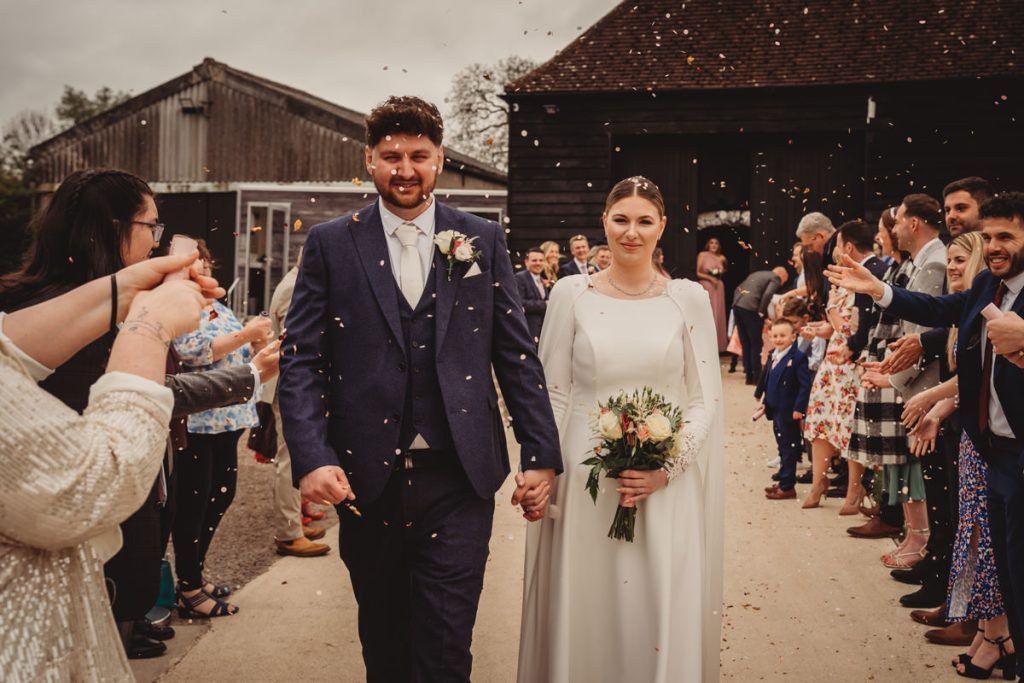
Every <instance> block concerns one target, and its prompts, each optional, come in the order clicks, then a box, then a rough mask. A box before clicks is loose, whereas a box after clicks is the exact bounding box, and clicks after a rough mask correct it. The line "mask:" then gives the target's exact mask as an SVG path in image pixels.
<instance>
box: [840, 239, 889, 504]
mask: <svg viewBox="0 0 1024 683" xmlns="http://www.w3.org/2000/svg"><path fill="white" fill-rule="evenodd" d="M875 232H876V231H875V229H873V228H872V227H871V226H869V225H868V224H867V223H865V222H864V221H848V222H846V223H843V224H842V225H841V226H840V227H839V230H838V231H837V232H836V247H837V249H838V250H839V251H840V252H841V253H843V254H846V255H848V256H849V257H850V258H852V259H853V260H855V261H856V262H857V263H859V264H861V265H863V266H864V267H865V268H867V269H868V270H869V271H871V274H872V275H874V276H876V277H882V276H883V275H884V274H885V272H886V270H887V268H886V265H885V263H884V262H883V261H882V260H881V259H880V258H878V257H877V256H875V254H874V251H873V250H872V245H873V244H874V242H875ZM853 305H854V307H855V308H856V309H857V313H856V315H857V321H858V322H857V328H856V332H855V333H854V334H852V335H849V336H848V337H847V339H846V351H844V352H843V355H844V356H845V357H846V359H847V360H852V361H856V360H857V359H858V358H859V357H860V355H861V351H863V350H864V347H865V346H867V343H868V338H869V332H870V327H869V320H870V318H871V312H872V309H873V308H874V301H872V300H871V297H870V296H868V295H867V294H857V295H855V296H854V299H853ZM856 387H857V385H856V383H855V384H854V391H855V393H856V392H857V388H856ZM858 397H859V394H858ZM856 405H857V402H855V403H854V414H855V413H856ZM854 421H856V417H854ZM851 440H852V432H851ZM841 454H842V456H843V457H844V458H846V461H847V465H848V468H849V469H848V473H847V486H846V500H845V502H844V503H843V506H842V508H841V509H840V510H839V514H840V515H842V516H847V515H855V514H857V513H858V512H859V510H860V507H861V503H862V502H863V501H864V496H865V489H864V485H863V483H862V481H863V478H864V471H865V466H866V465H869V464H871V465H874V464H876V463H869V462H866V461H864V460H861V459H859V458H857V457H850V450H849V449H843V451H842V453H841Z"/></svg>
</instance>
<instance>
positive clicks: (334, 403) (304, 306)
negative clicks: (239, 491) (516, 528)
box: [278, 202, 562, 501]
mask: <svg viewBox="0 0 1024 683" xmlns="http://www.w3.org/2000/svg"><path fill="white" fill-rule="evenodd" d="M435 225H436V230H437V231H438V232H440V231H442V230H457V231H459V232H462V233H464V234H466V235H468V236H469V237H475V238H476V240H475V241H474V242H473V246H474V248H476V249H477V250H478V251H479V253H480V257H479V258H478V259H477V260H476V262H475V264H469V263H457V264H456V265H455V267H454V270H453V272H452V275H451V277H450V278H449V276H448V263H447V257H445V256H443V255H442V254H441V253H440V250H439V249H437V248H435V249H434V259H433V264H432V266H431V272H430V274H429V275H428V277H432V278H434V287H435V289H436V318H435V320H434V325H435V332H436V339H435V344H434V349H433V351H434V354H435V362H436V368H437V379H438V384H439V386H440V393H441V396H439V397H432V399H433V400H437V401H443V410H444V414H445V415H446V416H447V420H448V426H449V428H450V432H451V436H452V440H453V442H454V445H455V451H456V454H457V456H458V459H459V461H460V462H461V464H462V467H463V469H464V470H465V472H466V475H467V476H468V478H469V481H470V483H471V485H472V487H473V490H474V491H475V492H476V493H477V495H479V496H480V497H482V498H489V497H491V496H493V495H494V492H495V491H497V489H498V487H499V486H501V484H502V482H503V481H504V480H505V478H506V476H507V475H508V472H509V462H508V451H507V446H506V443H505V430H504V428H503V424H502V420H501V415H500V413H499V412H498V401H497V395H496V393H495V389H494V382H493V381H492V378H491V377H492V375H491V369H492V365H493V370H494V375H495V376H496V377H497V379H498V383H499V384H500V385H501V388H502V393H503V395H504V399H505V403H506V405H507V406H508V409H509V412H510V413H511V414H512V416H513V417H514V418H515V421H514V422H513V429H514V430H515V435H516V439H517V440H518V441H519V443H520V444H521V446H522V455H521V462H522V467H523V468H524V469H534V468H536V469H540V468H554V469H555V470H557V471H559V472H560V471H561V469H562V459H561V454H560V449H559V439H558V430H557V427H556V425H555V420H554V415H553V413H552V411H551V402H550V400H549V398H548V393H547V387H546V383H545V380H544V371H543V369H542V367H541V364H540V360H539V359H538V358H537V354H536V352H535V350H534V343H533V339H532V338H531V337H530V333H529V330H528V329H527V326H526V319H525V318H524V317H523V309H522V305H521V302H520V299H519V293H518V291H517V287H516V284H515V280H514V279H513V273H512V264H511V262H510V261H509V257H508V252H507V250H506V248H505V236H504V232H503V231H502V230H501V228H500V227H499V226H498V225H496V224H494V223H492V222H490V221H487V220H484V219H482V218H478V217H476V216H472V215H470V214H468V213H465V212H462V211H457V210H455V209H451V208H448V207H446V206H445V205H444V204H441V203H440V202H438V204H437V213H436V218H435ZM473 265H476V266H477V267H479V269H480V271H481V272H479V273H478V274H471V275H469V277H466V275H467V273H468V272H469V271H470V269H471V268H472V267H473ZM397 292H398V288H397V285H396V283H395V277H394V274H393V271H392V269H391V263H390V258H389V255H388V248H387V242H386V237H385V234H384V229H383V227H382V224H381V219H380V211H379V209H378V206H377V204H376V203H374V204H372V205H370V206H368V207H366V208H364V209H361V210H360V211H358V212H357V213H356V214H353V215H352V216H346V217H342V218H336V219H334V220H331V221H329V222H327V223H323V224H321V225H317V226H315V227H313V229H312V230H311V231H310V233H309V237H308V239H307V240H306V244H305V249H304V253H303V257H302V266H301V267H300V269H299V275H298V280H297V281H296V283H295V293H294V295H293V297H292V304H291V308H290V309H289V311H288V332H287V338H286V340H285V341H284V344H283V345H282V358H281V378H280V381H279V383H278V392H279V397H280V403H281V413H282V417H283V418H284V420H283V421H284V435H285V440H286V441H287V443H288V447H289V449H290V451H291V454H292V477H293V479H294V480H295V481H296V482H297V481H299V480H300V479H301V478H302V477H303V476H304V475H306V474H307V473H309V472H311V471H312V470H314V469H316V468H318V467H322V466H325V465H340V466H341V467H342V468H343V469H344V470H345V472H346V474H347V475H348V477H349V481H350V482H351V485H352V488H353V491H355V493H356V495H357V496H359V498H360V499H361V500H363V501H373V500H374V499H376V498H377V497H378V496H379V495H380V493H381V491H383V489H384V486H385V484H386V483H387V481H388V478H389V477H390V476H391V472H392V470H393V468H394V466H395V463H396V461H397V460H398V457H397V455H396V449H398V448H399V441H400V429H401V417H402V412H403V410H404V407H405V405H406V403H405V393H406V387H407V383H408V373H409V372H411V369H410V368H409V367H408V363H407V355H406V350H405V348H404V346H405V342H404V335H403V331H402V326H401V325H402V323H401V319H400V312H399V300H398V296H400V294H397Z"/></svg>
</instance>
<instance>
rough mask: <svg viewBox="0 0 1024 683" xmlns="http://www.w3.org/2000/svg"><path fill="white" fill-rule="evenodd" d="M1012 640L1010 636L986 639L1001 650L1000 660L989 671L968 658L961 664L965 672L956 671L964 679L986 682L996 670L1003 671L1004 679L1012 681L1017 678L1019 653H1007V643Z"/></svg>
mask: <svg viewBox="0 0 1024 683" xmlns="http://www.w3.org/2000/svg"><path fill="white" fill-rule="evenodd" d="M1009 639H1010V638H1009V637H1008V636H1000V637H998V638H996V639H995V640H992V639H991V638H987V637H986V638H985V640H986V641H987V642H989V643H991V644H993V645H995V646H997V647H998V648H999V659H997V660H996V662H995V664H993V665H992V667H991V668H989V669H982V668H981V667H980V666H978V665H977V664H975V663H974V661H973V658H972V657H971V658H968V659H967V661H966V662H964V661H962V660H963V657H961V662H962V663H963V665H964V670H963V671H960V669H957V670H956V673H957V675H958V676H963V677H964V678H971V679H974V680H978V681H986V680H988V679H989V678H990V677H991V676H992V672H993V671H995V670H996V669H1002V670H1003V679H1004V680H1007V681H1012V680H1014V679H1015V678H1017V653H1016V652H1007V651H1006V641H1008V640H1009Z"/></svg>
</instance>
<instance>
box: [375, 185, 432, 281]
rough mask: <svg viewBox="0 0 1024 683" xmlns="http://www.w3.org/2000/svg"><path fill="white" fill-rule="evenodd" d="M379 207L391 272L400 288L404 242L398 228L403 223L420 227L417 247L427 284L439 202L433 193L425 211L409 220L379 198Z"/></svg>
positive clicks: (424, 279)
mask: <svg viewBox="0 0 1024 683" xmlns="http://www.w3.org/2000/svg"><path fill="white" fill-rule="evenodd" d="M377 207H378V208H379V209H380V222H381V224H383V226H384V237H385V238H386V241H387V243H388V255H389V256H390V257H391V272H392V273H393V274H394V276H395V282H397V283H398V287H399V289H401V287H402V275H401V267H402V266H401V263H402V242H401V241H400V240H399V239H398V234H397V230H398V227H399V226H400V225H402V224H403V223H412V224H413V225H415V226H416V227H417V228H419V234H418V239H417V242H416V249H417V250H419V252H420V260H421V263H422V264H423V283H424V284H426V282H427V278H428V277H430V266H431V264H432V263H433V260H434V216H435V214H436V213H437V203H436V201H435V200H434V197H433V195H431V197H430V204H428V205H427V208H426V209H424V210H423V213H421V214H420V215H419V216H416V218H413V219H412V220H408V221H407V220H405V219H404V218H400V217H399V216H396V215H395V214H393V213H391V212H390V211H388V209H387V207H385V206H384V202H383V201H381V200H380V199H378V200H377Z"/></svg>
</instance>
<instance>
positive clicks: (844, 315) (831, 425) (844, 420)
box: [804, 287, 859, 452]
mask: <svg viewBox="0 0 1024 683" xmlns="http://www.w3.org/2000/svg"><path fill="white" fill-rule="evenodd" d="M853 298H854V295H853V292H849V291H847V290H845V289H843V288H841V287H840V288H839V290H838V291H837V292H836V294H835V299H834V301H833V302H832V303H831V304H830V308H834V309H835V310H836V314H837V315H838V317H839V319H840V322H841V325H840V328H839V329H838V330H835V331H833V333H832V337H831V338H830V339H829V342H828V348H827V349H826V350H825V360H823V361H822V363H821V367H819V368H818V374H817V375H815V376H814V383H813V384H812V385H811V399H810V401H809V403H808V404H807V417H806V419H805V420H804V438H805V439H807V440H809V441H814V440H815V439H824V440H825V441H827V442H828V443H830V444H831V445H832V447H833V448H835V449H837V450H838V451H840V452H843V451H846V449H847V448H848V447H849V445H850V434H851V432H852V430H853V410H854V407H855V406H856V404H857V385H858V384H859V379H858V377H857V366H856V364H855V363H854V362H853V360H852V359H851V360H845V361H843V360H841V358H842V356H843V355H844V354H846V353H847V346H846V339H847V337H849V336H850V335H851V334H853V332H854V331H855V330H856V326H857V308H856V307H855V306H854V303H853Z"/></svg>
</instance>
